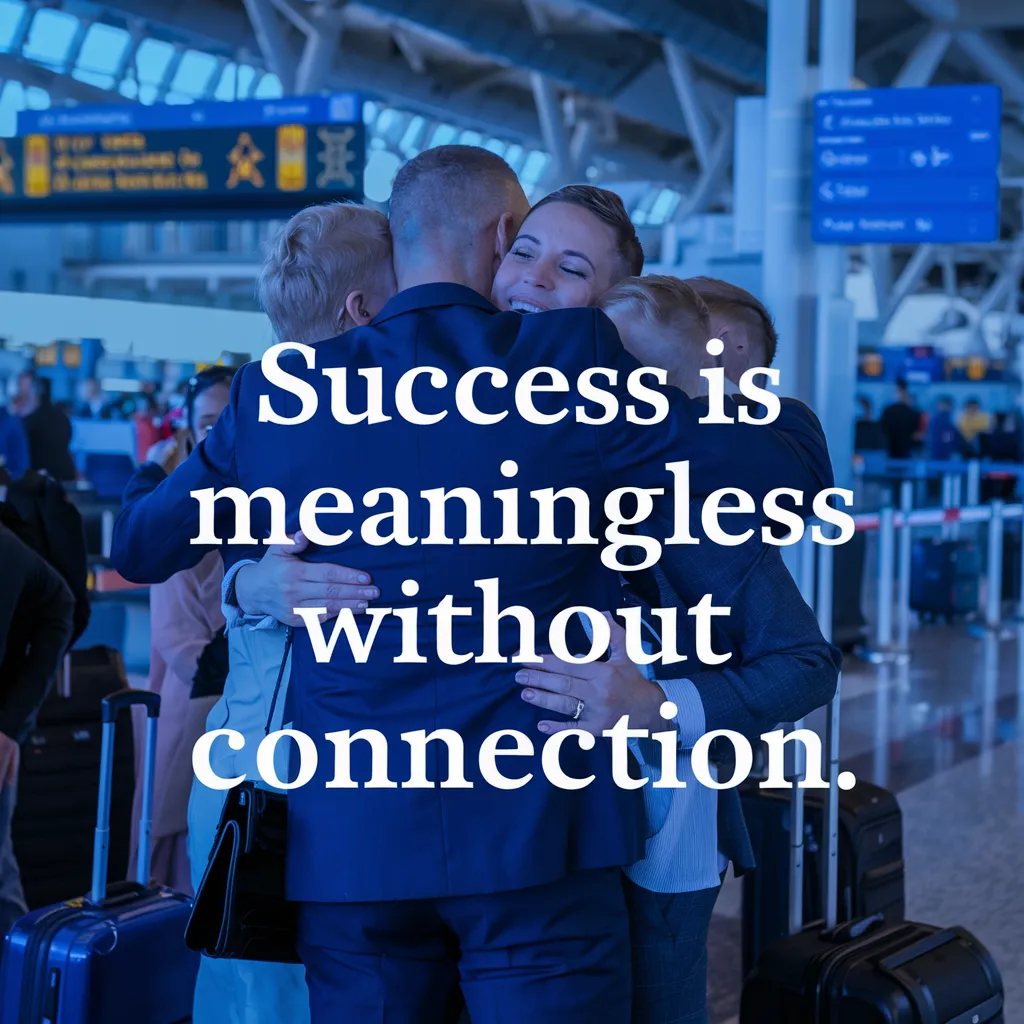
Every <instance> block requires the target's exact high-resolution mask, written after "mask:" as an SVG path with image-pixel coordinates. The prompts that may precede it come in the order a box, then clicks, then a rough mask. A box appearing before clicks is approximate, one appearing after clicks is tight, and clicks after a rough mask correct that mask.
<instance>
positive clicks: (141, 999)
mask: <svg viewBox="0 0 1024 1024" xmlns="http://www.w3.org/2000/svg"><path fill="white" fill-rule="evenodd" d="M133 704H143V705H145V707H146V711H147V716H148V717H147V726H146V761H145V779H146V783H145V788H144V791H143V802H142V820H141V823H140V832H139V834H140V842H139V847H140V849H139V870H138V878H137V880H136V881H135V882H120V883H114V884H113V885H108V884H107V847H108V841H109V826H110V788H111V781H112V780H111V776H112V772H113V764H114V734H115V725H116V719H117V714H118V712H119V711H120V710H121V709H123V708H126V707H129V706H130V705H133ZM102 706H103V763H102V769H101V774H100V796H99V801H98V809H97V813H96V833H95V843H94V853H93V872H92V891H91V893H90V894H89V895H87V896H83V897H80V898H78V899H72V900H68V901H66V902H64V903H58V904H55V905H54V906H50V907H46V908H44V909H42V910H37V911H34V912H32V913H29V914H27V915H26V916H25V917H23V918H22V919H21V920H20V921H18V922H17V923H16V924H15V925H14V927H13V928H12V929H11V931H10V932H9V933H8V935H7V938H6V940H5V942H4V955H3V962H2V965H0V1020H2V1021H3V1022H4V1024H186V1022H188V1021H189V1020H191V1016H192V994H193V989H194V987H195V978H196V972H197V971H198V968H199V957H198V955H197V954H195V953H193V952H192V951H190V950H189V949H187V948H186V946H185V941H184V933H185V924H186V922H187V921H188V916H189V913H190V910H191V900H190V899H189V898H188V897H186V896H182V895H181V894H179V893H176V892H173V891H172V890H170V889H168V888H166V887H164V886H157V885H150V884H149V853H150V850H149V836H150V816H151V808H152V802H153V773H154V767H155V764H154V760H155V753H156V722H157V715H158V713H159V708H160V697H159V695H158V694H155V693H149V692H146V691H141V690H121V691H119V692H117V693H114V694H111V695H110V696H108V697H106V698H104V700H103V705H102Z"/></svg>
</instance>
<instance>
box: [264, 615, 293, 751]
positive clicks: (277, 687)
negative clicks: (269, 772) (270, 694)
mask: <svg viewBox="0 0 1024 1024" xmlns="http://www.w3.org/2000/svg"><path fill="white" fill-rule="evenodd" d="M294 636H295V630H294V628H293V627H291V626H289V627H288V631H287V633H286V635H285V639H284V654H282V655H281V667H280V668H279V669H278V671H277V682H276V683H275V684H274V698H273V700H271V702H270V714H269V715H267V727H266V728H265V729H264V730H263V735H264V736H269V735H270V724H271V722H273V721H274V711H275V710H276V709H277V698H278V696H279V695H280V693H281V682H282V680H283V679H284V667H285V665H287V664H288V655H289V654H291V650H292V639H293V637H294Z"/></svg>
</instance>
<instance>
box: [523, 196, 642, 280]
mask: <svg viewBox="0 0 1024 1024" xmlns="http://www.w3.org/2000/svg"><path fill="white" fill-rule="evenodd" d="M549 203H569V204H571V205H572V206H581V207H583V209H584V210H589V211H590V212H591V213H592V214H593V215H594V216H595V217H597V218H598V220H600V221H602V222H604V223H605V224H607V225H608V226H609V227H610V228H611V229H612V231H614V232H615V248H616V251H617V252H618V254H619V259H620V260H621V261H622V273H621V274H620V275H618V276H617V277H616V280H621V278H624V277H638V276H639V275H640V273H641V272H642V271H643V269H644V247H643V246H642V245H641V244H640V239H639V238H638V237H637V234H636V228H635V227H634V226H633V222H632V221H631V220H630V219H629V213H627V211H626V207H625V204H624V203H623V202H622V197H621V196H620V195H619V194H618V193H616V192H611V191H610V190H609V189H606V188H598V187H597V186H596V185H566V186H565V187H564V188H560V189H557V190H556V191H554V192H551V193H549V194H548V195H546V196H545V197H544V198H543V199H541V200H539V201H538V202H536V203H534V205H533V209H531V210H530V212H531V213H533V211H534V210H539V209H540V208H541V207H542V206H547V205H548V204H549Z"/></svg>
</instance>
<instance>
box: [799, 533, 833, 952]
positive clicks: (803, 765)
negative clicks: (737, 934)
mask: <svg viewBox="0 0 1024 1024" xmlns="http://www.w3.org/2000/svg"><path fill="white" fill-rule="evenodd" d="M801 544H802V550H801V552H800V580H799V586H800V593H801V594H802V595H803V599H804V600H805V601H806V602H807V604H808V605H809V606H810V607H811V608H814V607H815V600H814V591H815V586H814V583H815V562H816V552H815V548H816V547H817V545H816V544H815V543H814V541H813V540H812V538H811V531H810V529H808V530H807V531H806V532H805V533H804V536H803V540H802V541H801ZM819 590H820V578H819ZM831 604H832V602H831V591H830V592H829V616H828V618H829V630H828V634H827V635H829V636H831V633H832V629H831V623H832V611H831ZM819 614H820V611H819ZM823 628H824V627H823ZM793 728H794V730H796V729H803V728H804V721H803V719H800V720H799V721H797V722H794V723H793ZM792 751H793V763H792V769H791V772H790V778H791V779H792V781H793V796H792V797H791V799H790V829H789V841H790V845H791V846H792V850H791V851H790V858H789V897H790V898H789V930H790V933H794V932H798V931H800V929H801V928H803V924H804V881H803V879H804V803H803V799H802V796H803V790H801V789H800V783H801V782H802V781H803V778H804V776H805V774H806V773H807V751H805V750H804V745H803V744H802V743H800V742H796V743H794V744H793V745H792ZM796 794H800V796H801V799H799V800H797V799H796Z"/></svg>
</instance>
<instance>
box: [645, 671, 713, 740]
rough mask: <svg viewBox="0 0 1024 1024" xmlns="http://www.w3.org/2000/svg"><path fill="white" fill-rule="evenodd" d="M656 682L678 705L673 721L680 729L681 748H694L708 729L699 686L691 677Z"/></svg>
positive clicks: (666, 696) (666, 695) (668, 697)
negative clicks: (694, 683) (695, 684)
mask: <svg viewBox="0 0 1024 1024" xmlns="http://www.w3.org/2000/svg"><path fill="white" fill-rule="evenodd" d="M655 682H656V683H657V684H658V686H660V687H661V689H662V690H663V691H664V693H665V699H666V700H670V701H672V703H673V704H675V706H676V709H677V710H676V717H675V718H674V719H673V721H674V723H675V726H676V729H678V730H679V746H680V748H681V749H683V750H692V749H693V746H694V744H695V743H696V742H697V740H699V739H700V738H701V736H703V735H704V732H705V729H706V720H705V717H704V702H703V701H702V700H701V699H700V693H698V691H697V687H696V686H694V685H693V682H692V681H691V680H689V679H657V680H655Z"/></svg>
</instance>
